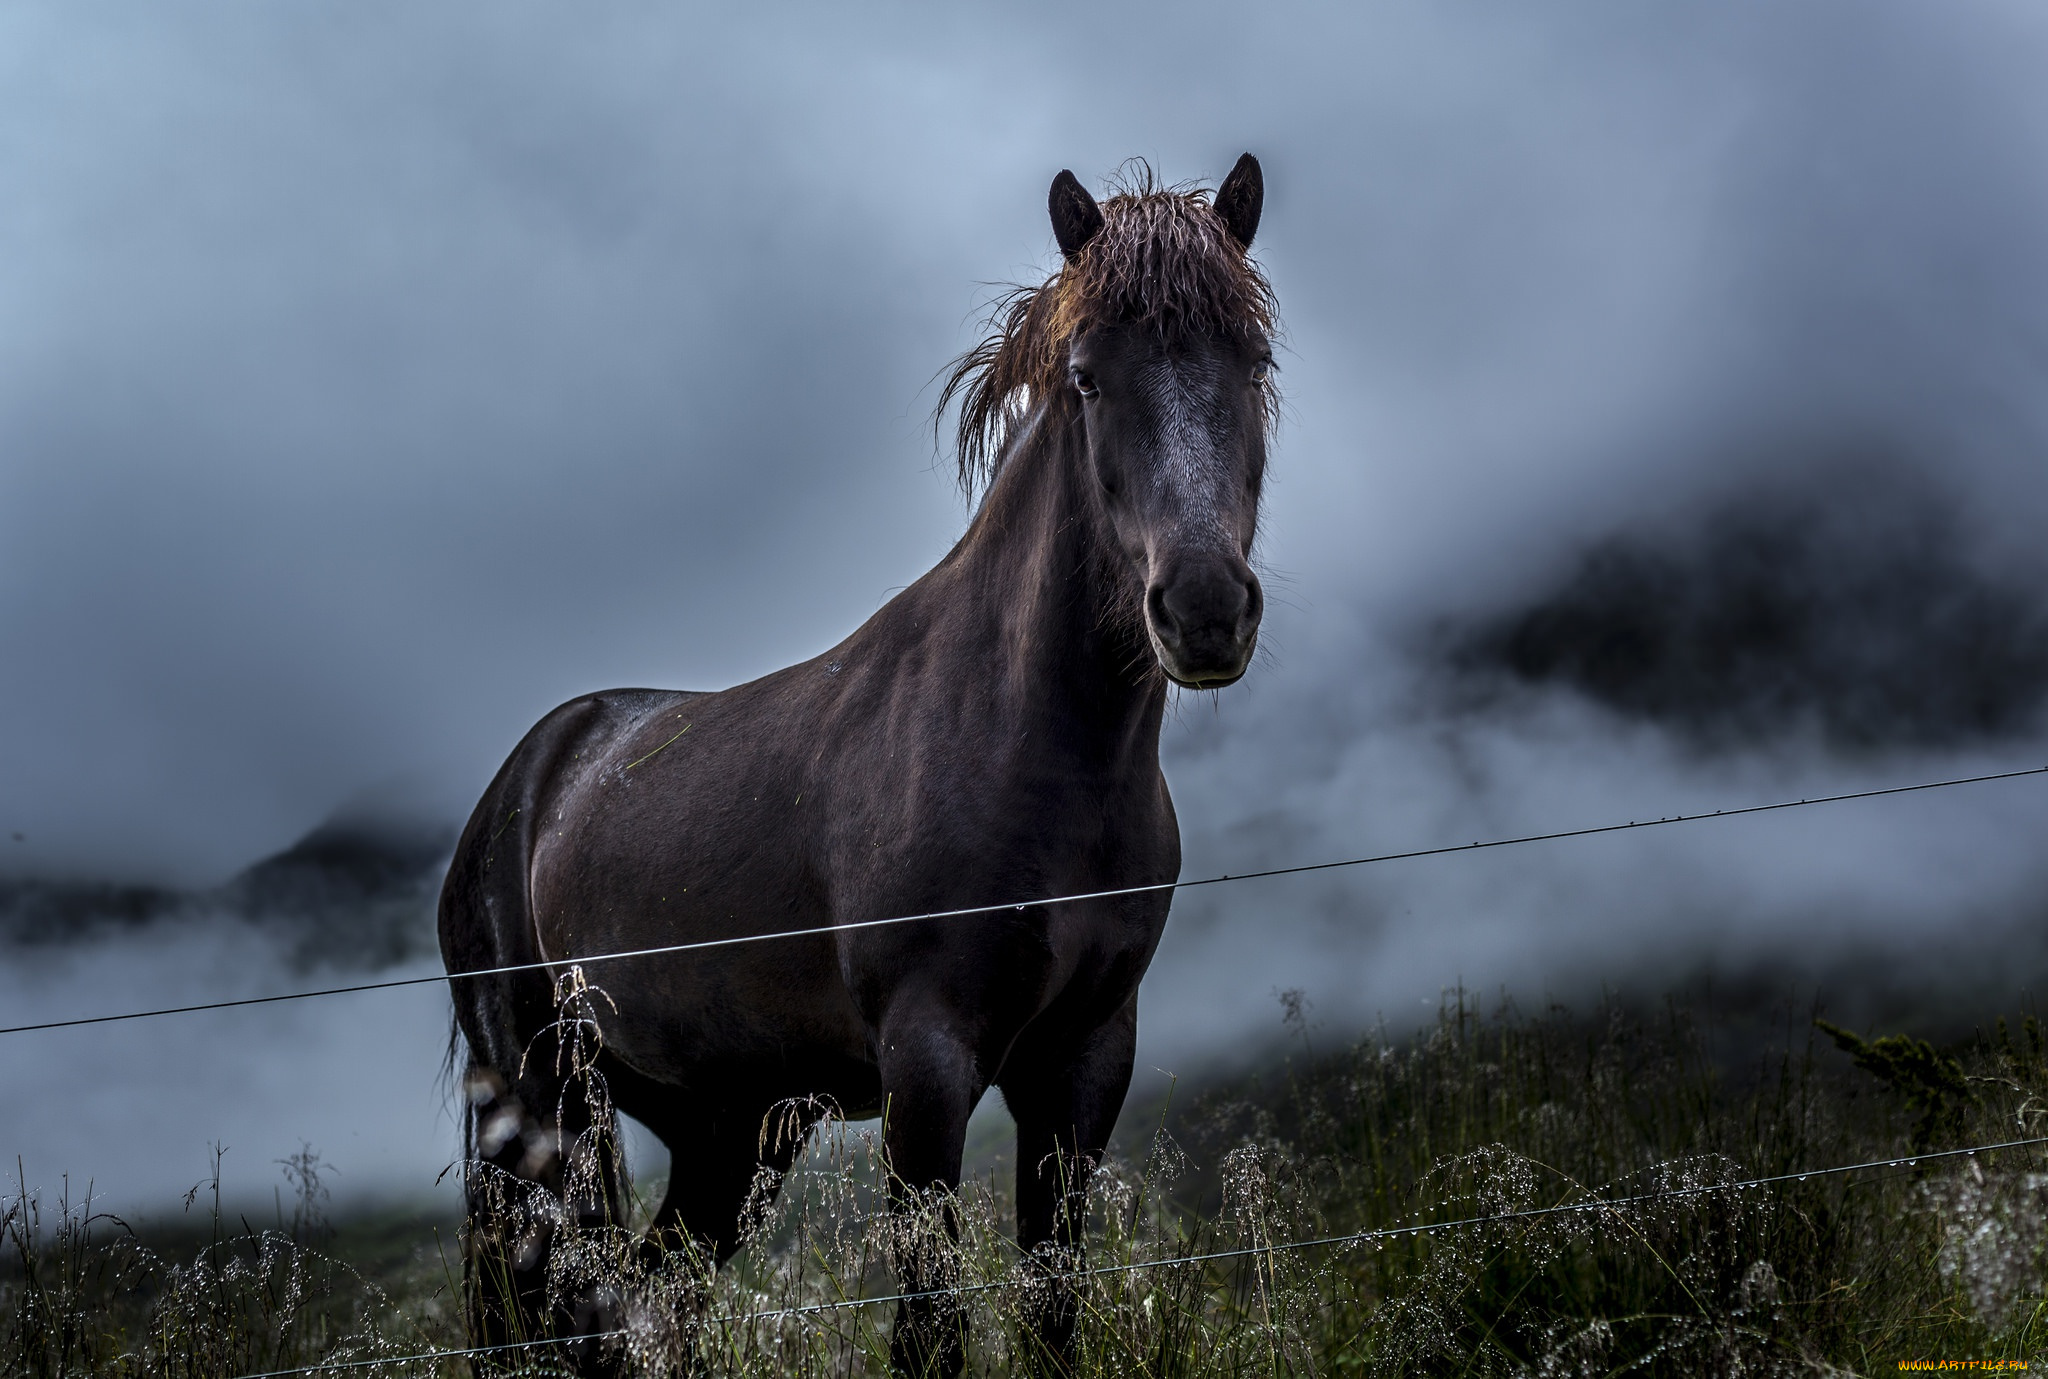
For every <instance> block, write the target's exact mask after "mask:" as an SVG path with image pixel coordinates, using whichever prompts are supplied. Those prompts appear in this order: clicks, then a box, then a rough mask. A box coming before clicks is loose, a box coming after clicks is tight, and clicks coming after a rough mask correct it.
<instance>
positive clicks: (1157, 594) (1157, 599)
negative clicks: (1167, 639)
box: [1145, 584, 1178, 632]
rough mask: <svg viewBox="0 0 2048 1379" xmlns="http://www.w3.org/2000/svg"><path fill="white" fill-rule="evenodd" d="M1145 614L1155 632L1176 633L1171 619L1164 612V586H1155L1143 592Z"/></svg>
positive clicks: (1169, 615) (1170, 616)
mask: <svg viewBox="0 0 2048 1379" xmlns="http://www.w3.org/2000/svg"><path fill="white" fill-rule="evenodd" d="M1145 612H1146V613H1147V614H1148V615H1149V616H1150V618H1151V620H1152V628H1153V630H1154V631H1156V632H1176V631H1178V629H1177V628H1176V627H1175V626H1174V622H1173V617H1172V615H1171V614H1169V613H1168V612H1167V611H1166V586H1165V585H1164V584H1155V585H1153V586H1152V587H1151V588H1150V589H1147V590H1146V591H1145Z"/></svg>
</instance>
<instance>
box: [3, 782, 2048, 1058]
mask: <svg viewBox="0 0 2048 1379" xmlns="http://www.w3.org/2000/svg"><path fill="white" fill-rule="evenodd" d="M2044 774H2048V766H2029V767H2025V768H2023V769H2018V770H2011V771H1993V772H1989V773H1987V774H1984V775H1978V776H1953V777H1950V778H1948V779H1945V780H1932V781H1919V782H1915V783H1914V784H1911V785H1891V786H1884V787H1881V788H1878V789H1874V790H1850V791H1845V792H1843V793H1841V794H1835V795H1816V796H1813V797H1810V798H1805V799H1797V800H1775V801H1773V802H1771V803H1769V804H1750V805H1742V806H1739V807H1737V808H1734V809H1716V810H1714V811H1713V812H1712V813H1700V814H1672V815H1667V816H1665V817H1662V818H1656V819H1631V820H1630V821H1629V822H1627V823H1622V824H1596V825H1593V826H1592V827H1589V828H1568V829H1559V830H1557V831H1555V832H1551V833H1524V834H1519V835H1516V836H1514V837H1510V838H1492V839H1486V840H1483V841H1480V842H1472V843H1454V844H1449V845H1446V846H1443V847H1431V848H1415V849H1411V850H1410V851H1407V852H1383V853H1378V854H1375V855H1372V856H1368V857H1346V858H1340V859H1338V860H1336V861H1333V862H1308V863H1303V864H1301V865H1299V866H1292V867H1268V868H1266V869H1265V870H1263V871H1248V872H1238V873H1235V874H1230V873H1225V874H1223V875H1220V876H1205V877H1200V878H1197V879H1196V880H1193V881H1155V882H1152V883H1150V884H1147V885H1142V886H1117V887H1112V888H1111V889H1108V890H1100V891H1082V892H1078V893H1076V894H1072V895H1054V896H1044V897H1041V898H1038V899H1035V900H1015V901H1006V902H1004V903H1002V904H996V905H966V906H962V907H960V908H957V909H951V910H927V911H925V912H923V913H921V914H914V915H892V916H889V917H888V918H885V919H859V920H850V921H848V922H846V923H842V924H821V925H816V926H813V927H810V928H805V929H778V930H775V931H773V932H771V933H765V934H736V935H733V936H732V937H730V938H715V939H698V940H695V941H693V942H690V943H668V944H662V945H660V946H658V947H654V948H633V949H628V950H626V951H623V952H617V953H592V954H589V955H588V956H584V957H570V958H549V959H546V960H544V961H540V962H520V963H508V964H506V965H505V966H503V967H481V968H476V969H473V970H471V971H467V972H437V973H435V974H433V975H432V976H427V977H396V978H392V979H389V980H386V981H376V982H356V983H353V984H351V985H348V986H329V987H321V988H319V989H317V990H313V991H287V992H280V993H278V994H276V995H271V996H238V997H234V998H231V999H228V1000H220V1001H200V1002H195V1003H194V1004H191V1005H180V1006H159V1007H155V1008H153V1009H149V1010H127V1011H121V1012H119V1013H116V1014H112V1015H82V1016H74V1017H72V1018H71V1019H67V1020H42V1021H38V1022H35V1023H33V1024H26V1025H6V1026H0V1035H6V1034H30V1033H33V1032H35V1031H37V1030H53V1029H75V1028H77V1027H79V1026H81V1025H106V1024H114V1023H116V1022H118V1021H124V1020H147V1019H153V1018H155V1017H157V1016H160V1015H190V1014H195V1013H197V1012H199V1011H206V1010H235V1009H239V1008H241V1007H244V1006H260V1005H272V1004H275V1003H277V1002H279V1001H305V1000H311V999H313V998H315V997H321V996H347V995H352V994H354V993H356V992H362V991H391V990H396V989H398V988H400V987H409V986H435V985H440V984H441V983H444V982H451V981H457V980H460V979H464V978H473V977H499V976H506V975H509V974H511V973H515V972H543V971H558V970H561V969H566V968H569V967H573V966H588V965H594V964H596V963H601V962H618V961H621V960H623V959H626V958H653V957H664V956H669V955H672V954H678V953H700V952H704V951H707V950H710V949H716V948H732V947H737V946H738V945H740V944H744V943H769V942H773V941H776V940H779V939H792V938H806V937H812V936H815V935H818V934H838V933H846V932H850V931H853V930H857V929H879V928H882V927H884V926H887V925H894V924H918V923H923V922H925V921H928V920H942V919H960V918H964V917H966V916H969V915H985V914H996V913H1000V912H1001V911H1004V910H1016V911H1022V910H1028V909H1031V908H1033V907H1035V906H1043V905H1070V904H1075V903H1077V902H1080V901H1086V900H1112V899H1116V898H1117V897H1120V896H1130V895H1149V894H1155V893H1157V892H1161V891H1185V890H1193V889H1195V888H1197V887H1200V886H1218V885H1223V884H1225V883H1226V882H1234V881H1259V880H1264V879H1267V878H1269V877H1276V876H1302V875H1306V874H1307V873H1309V872H1319V871H1335V870H1338V869H1340V868H1345V867H1365V866H1372V865H1375V864H1378V863H1384V862H1407V861H1413V860H1415V859H1418V858H1423V857H1444V856H1449V855H1452V854H1455V853H1470V852H1483V851H1486V850H1488V849H1492V848H1506V847H1519V846H1521V845H1523V844H1525V843H1550V842H1557V841H1559V840H1561V839H1565V838H1590V837H1593V836H1596V835H1598V834H1603V833H1626V832H1628V831H1630V830H1632V829H1641V828H1658V827H1661V826H1663V825H1666V824H1690V823H1699V822H1702V821H1704V820H1708V819H1735V818H1741V817H1743V816H1744V815H1750V814H1770V813H1776V812H1779V811H1782V810H1787V809H1802V808H1806V807H1809V806H1812V805H1822V804H1842V803H1846V802H1847V801H1850V800H1874V799H1882V798H1884V797H1886V796H1890V795H1911V794H1917V793H1919V792H1922V791H1927V790H1945V789H1948V788H1949V787H1951V786H1957V785H1982V784H1985V783H1987V782H1990V781H2001V780H2017V779H2019V778H2020V777H2023V776H2039V775H2044Z"/></svg>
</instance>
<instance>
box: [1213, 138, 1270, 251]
mask: <svg viewBox="0 0 2048 1379" xmlns="http://www.w3.org/2000/svg"><path fill="white" fill-rule="evenodd" d="M1265 204H1266V175H1265V174H1264V173H1262V172H1260V171H1259V160H1258V159H1256V158H1254V157H1252V156H1251V155H1250V154H1249V153H1247V154H1245V155H1244V157H1242V158H1240V159H1238V160H1237V166H1236V167H1234V168H1232V169H1231V170H1230V176H1228V177H1226V178H1224V179H1223V185H1222V186H1220V187H1218V188H1217V189H1216V214H1217V215H1220V216H1222V217H1223V228H1225V229H1226V230H1228V231H1230V233H1231V234H1232V235H1234V236H1236V238H1237V243H1238V247H1239V248H1242V249H1249V248H1251V247H1252V236H1253V235H1255V234H1257V233H1258V232H1259V212H1260V211H1261V210H1262V209H1264V207H1265Z"/></svg>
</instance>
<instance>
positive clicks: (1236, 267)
mask: <svg viewBox="0 0 2048 1379" xmlns="http://www.w3.org/2000/svg"><path fill="white" fill-rule="evenodd" d="M1263 198H1264V186H1263V182H1262V179H1261V175H1260V172H1259V164H1258V161H1257V160H1256V159H1254V158H1253V157H1252V156H1251V155H1250V154H1248V153H1247V154H1246V155H1244V157H1242V158H1240V159H1239V160H1238V163H1237V166H1236V167H1235V168H1234V169H1233V170H1232V171H1231V173H1230V176H1229V177H1227V178H1226V179H1224V182H1223V185H1222V186H1221V187H1220V188H1219V189H1218V190H1217V192H1216V194H1215V197H1214V198H1213V200H1212V198H1210V197H1209V195H1208V194H1207V193H1205V192H1200V191H1193V192H1191V191H1184V190H1177V189H1171V188H1164V189H1162V188H1158V187H1155V186H1154V185H1152V183H1151V179H1150V173H1149V170H1146V171H1144V173H1143V175H1142V181H1141V182H1140V183H1139V185H1137V186H1134V187H1131V188H1128V189H1126V190H1124V191H1122V192H1121V193H1120V194H1118V195H1116V196H1112V197H1110V198H1109V199H1108V200H1107V201H1106V202H1104V203H1102V204H1100V205H1098V204H1097V203H1096V201H1095V198H1094V197H1092V196H1090V195H1089V194H1088V192H1087V190H1086V189H1085V188H1083V187H1082V186H1081V184H1080V183H1079V182H1078V181H1077V180H1075V178H1074V175H1073V174H1072V173H1070V172H1062V173H1061V174H1060V175H1059V176H1058V177H1057V178H1055V179H1054V180H1053V184H1052V194H1051V209H1052V223H1053V231H1054V235H1055V237H1056V238H1057V239H1058V241H1059V246H1060V252H1061V253H1062V254H1063V255H1064V257H1065V264H1064V265H1063V266H1062V268H1061V269H1060V271H1059V272H1058V273H1057V274H1056V275H1054V277H1053V278H1052V279H1051V280H1050V281H1048V282H1046V283H1045V284H1044V285H1043V286H1041V287H1038V288H1033V289H1028V290H1024V291H1020V292H1018V293H1016V294H1014V295H1013V296H1012V297H1011V298H1010V299H1009V301H1008V303H1007V304H1006V306H1005V308H1004V309H1003V310H1002V311H1000V312H999V314H998V323H999V326H1000V329H999V331H998V333H997V334H996V335H994V336H992V337H991V338H990V339H989V340H988V341H987V342H986V343H984V345H983V346H982V347H981V348H980V349H979V350H976V351H975V352H973V353H971V354H969V355H968V356H967V357H966V358H965V359H963V360H962V361H961V363H960V366H959V367H958V368H957V369H956V371H955V373H954V377H953V379H952V381H951V383H950V384H949V387H948V389H947V394H948V396H950V395H951V393H952V392H953V391H954V390H955V389H964V390H965V401H964V405H963V407H962V409H961V416H960V439H961V454H962V465H963V473H964V474H965V475H967V476H969V477H972V476H973V475H974V474H975V473H976V472H978V470H980V469H993V468H994V467H995V465H994V464H993V463H991V461H993V460H994V459H995V458H996V456H997V455H998V453H999V452H1000V447H1001V446H1002V445H1003V443H1004V440H1005V438H1006V435H1008V434H1017V433H1020V432H1021V431H1022V429H1023V423H1024V422H1025V419H1026V417H1027V416H1028V415H1030V414H1031V413H1033V412H1034V411H1035V412H1036V413H1037V416H1036V420H1035V424H1034V425H1033V426H1032V427H1031V429H1032V430H1033V431H1036V432H1038V433H1039V434H1041V435H1050V434H1064V435H1067V436H1069V437H1071V438H1072V439H1073V441H1074V443H1075V448H1076V450H1077V451H1078V453H1079V454H1081V455H1083V456H1085V467H1086V470H1087V473H1088V475H1089V476H1090V477H1092V480H1093V483H1092V488H1093V490H1094V493H1095V494H1096V500H1097V501H1098V503H1099V506H1100V510H1101V513H1102V515H1103V517H1104V519H1105V525H1106V527H1107V528H1108V530H1109V531H1110V532H1112V533H1113V542H1112V544H1113V546H1114V547H1115V548H1116V549H1118V550H1120V551H1121V559H1122V560H1123V561H1124V562H1127V567H1128V570H1129V573H1130V576H1131V578H1130V581H1129V584H1130V587H1131V588H1132V590H1133V597H1132V602H1133V605H1134V606H1133V608H1132V610H1131V611H1132V613H1133V614H1134V615H1135V617H1136V618H1138V619H1139V620H1141V621H1142V625H1143V627H1144V633H1145V637H1146V640H1147V641H1148V642H1149V644H1150V646H1151V649H1152V652H1153V655H1154V656H1155V657H1156V658H1157V660H1158V663H1159V667H1160V669H1161V670H1163V671H1164V672H1165V673H1166V674H1167V676H1168V677H1170V678H1171V679H1172V680H1173V681H1174V682H1175V683H1176V684H1180V685H1184V686H1187V687H1189V688H1194V689H1216V688H1220V687H1222V686H1224V685H1228V684H1231V683H1233V682H1234V681H1236V680H1237V679H1238V678H1239V677H1240V676H1242V675H1243V674H1244V672H1245V668H1246V667H1247V666H1248V665H1249V664H1250V663H1251V658H1252V651H1253V648H1254V647H1255V646H1256V644H1257V641H1258V632H1259V618H1260V614H1261V613H1262V611H1263V610H1264V606H1265V599H1264V595H1263V593H1262V592H1261V590H1260V588H1259V580H1258V576H1257V575H1255V574H1253V573H1252V568H1251V563H1250V557H1251V551H1252V541H1253V537H1254V535H1255V533H1256V529H1257V526H1258V517H1259V490H1260V485H1261V481H1262V480H1263V478H1264V474H1265V466H1266V434H1267V431H1268V429H1269V427H1270V425H1271V422H1272V418H1273V414H1274V405H1275V395H1274V391H1273V385H1272V382H1271V379H1270V375H1271V372H1272V367H1273V360H1272V333H1273V331H1274V329H1275V321H1274V310H1273V298H1272V293H1271V290H1270V289H1269V288H1268V286H1267V284H1266V281H1265V278H1264V277H1263V276H1262V275H1261V274H1260V272H1259V270H1258V268H1257V266H1256V265H1254V264H1253V263H1252V262H1251V260H1250V259H1249V258H1248V257H1247V254H1246V250H1247V248H1248V246H1249V245H1250V244H1251V241H1252V235H1253V233H1254V232H1255V231H1256V230H1257V229H1258V225H1259V210H1260V205H1261V202H1262V201H1263ZM942 405H943V404H942ZM1048 427H1050V428H1052V430H1050V431H1048V430H1047V428H1048Z"/></svg>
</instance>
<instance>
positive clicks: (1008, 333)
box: [935, 162, 1279, 493]
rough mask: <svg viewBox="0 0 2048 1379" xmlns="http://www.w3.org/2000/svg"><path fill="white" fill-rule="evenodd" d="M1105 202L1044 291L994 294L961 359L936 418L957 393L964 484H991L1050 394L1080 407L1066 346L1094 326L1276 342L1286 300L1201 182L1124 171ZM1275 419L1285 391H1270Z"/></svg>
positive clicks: (1144, 170) (1140, 167) (1060, 404)
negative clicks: (983, 328) (1091, 232)
mask: <svg viewBox="0 0 2048 1379" xmlns="http://www.w3.org/2000/svg"><path fill="white" fill-rule="evenodd" d="M1114 185H1115V187H1116V194H1115V195H1113V196H1111V197H1110V198H1109V199H1108V200H1107V201H1105V202H1103V203H1102V217H1103V226H1102V229H1101V231H1100V232H1099V233H1098V234H1097V235H1096V236H1095V237H1094V238H1093V239H1091V240H1090V241H1089V242H1088V244H1087V246H1086V247H1085V248H1083V249H1082V251H1081V253H1080V254H1079V256H1078V257H1076V258H1075V259H1073V260H1072V261H1070V262H1068V263H1066V264H1064V265H1062V266H1061V268H1060V269H1059V271H1058V272H1056V273H1054V274H1053V275H1052V276H1051V277H1050V278H1047V279H1046V280H1045V281H1044V282H1043V283H1041V284H1039V285H1038V286H1037V287H1021V286H1020V287H1014V288H1012V289H1010V290H1009V291H1007V292H1005V293H1004V294H1003V295H1002V296H1000V297H998V298H997V299H996V302H995V304H994V306H993V307H992V308H991V310H990V312H989V315H988V322H987V325H988V329H989V334H988V336H987V337H986V338H985V339H983V340H982V341H981V343H980V344H978V345H976V346H975V347H974V348H973V349H971V350H969V351H967V353H965V354H963V355H961V356H960V357H959V358H958V359H956V360H954V361H953V364H952V367H951V368H950V369H949V370H948V371H947V374H946V383H945V386H944V387H943V388H942V389H941V390H940V392H939V403H938V408H937V411H936V413H935V416H940V417H942V416H943V415H944V414H945V411H946V408H947V407H948V406H950V405H951V404H952V402H953V401H954V400H955V399H956V398H957V399H958V400H959V402H960V415H959V420H958V424H957V426H956V430H955V443H956V445H957V447H958V452H959V463H960V484H961V487H963V488H965V489H966V490H967V491H968V492H969V493H972V492H973V491H974V490H975V488H976V487H978V486H980V485H983V484H986V483H988V482H989V481H990V480H992V479H993V478H994V477H995V472H996V470H997V468H998V467H999V465H1000V464H1001V462H1002V456H1003V450H1004V447H1005V445H1006V444H1007V443H1008V440H1009V438H1010V437H1011V436H1012V435H1015V434H1017V433H1018V429H1019V427H1020V426H1021V425H1022V423H1023V422H1024V421H1025V419H1026V418H1027V417H1028V416H1029V415H1030V412H1031V409H1032V407H1033V405H1034V404H1035V403H1036V402H1037V400H1039V399H1041V398H1043V399H1045V400H1046V401H1047V403H1048V405H1049V406H1051V407H1055V408H1071V407H1072V406H1073V405H1074V404H1073V401H1072V396H1071V395H1072V391H1073V390H1072V389H1070V388H1068V387H1067V386H1066V383H1067V378H1066V374H1067V352H1068V348H1069V346H1070V345H1071V344H1072V342H1073V340H1074V337H1075V336H1076V335H1078V334H1080V333H1081V332H1083V331H1085V330H1088V329H1090V328H1091V327H1094V326H1103V325H1124V326H1138V327H1140V328H1142V329H1147V330H1151V331H1153V332H1155V333H1156V334H1157V335H1158V336H1159V337H1160V338H1161V339H1162V340H1165V341H1173V340H1177V339H1186V338H1187V337H1189V336H1194V335H1209V336H1219V335H1220V336H1228V337H1236V338H1238V339H1250V338H1255V337H1259V336H1263V337H1265V338H1267V339H1271V338H1273V337H1274V336H1275V335H1276V334H1277V332H1278V328H1279V322H1278V307H1277V304H1276V302H1275V300H1274V297H1273V288H1272V285H1271V284H1270V283H1268V282H1267V281H1266V275H1265V274H1264V273H1262V272H1260V271H1259V266H1258V265H1257V264H1256V263H1254V262H1252V260H1251V258H1250V256H1249V255H1248V254H1247V253H1246V252H1245V250H1244V247H1243V246H1242V245H1240V244H1239V243H1238V242H1237V240H1236V239H1235V237H1233V236H1232V235H1231V233H1230V231H1229V230H1228V229H1227V228H1225V226H1224V224H1223V218H1222V217H1221V216H1219V215H1217V214H1216V212H1215V210H1214V209H1212V208H1211V206H1210V199H1211V195H1212V193H1211V192H1210V191H1209V190H1208V189H1207V188H1203V187H1187V186H1172V187H1166V186H1160V185H1158V184H1157V183H1156V182H1155V181H1154V179H1153V174H1152V169H1151V167H1150V166H1149V165H1147V164H1145V163H1143V162H1139V163H1136V164H1134V165H1133V166H1131V167H1129V168H1127V169H1126V170H1125V171H1124V172H1123V173H1122V174H1120V175H1119V176H1118V178H1117V179H1116V181H1115V183H1114ZM1265 399H1266V402H1265V411H1266V424H1267V425H1268V426H1271V425H1272V423H1273V420H1274V411H1275V407H1276V405H1277V395H1276V394H1275V393H1274V392H1273V391H1272V390H1271V389H1270V388H1269V389H1268V390H1267V391H1266V393H1265Z"/></svg>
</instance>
